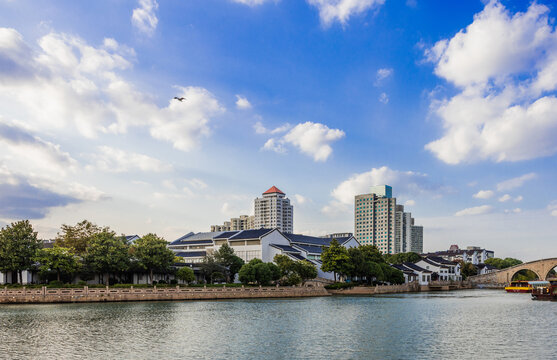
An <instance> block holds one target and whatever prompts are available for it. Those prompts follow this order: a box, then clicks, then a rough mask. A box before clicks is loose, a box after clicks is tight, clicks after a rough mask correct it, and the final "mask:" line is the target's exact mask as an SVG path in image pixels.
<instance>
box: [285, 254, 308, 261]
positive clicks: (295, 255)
mask: <svg viewBox="0 0 557 360" xmlns="http://www.w3.org/2000/svg"><path fill="white" fill-rule="evenodd" d="M286 255H288V256H290V257H292V258H294V259H295V260H307V259H306V258H305V257H303V256H302V255H300V253H297V254H293V253H286Z"/></svg>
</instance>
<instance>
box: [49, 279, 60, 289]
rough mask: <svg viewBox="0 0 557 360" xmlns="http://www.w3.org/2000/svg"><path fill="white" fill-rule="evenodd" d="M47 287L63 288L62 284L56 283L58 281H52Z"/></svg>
mask: <svg viewBox="0 0 557 360" xmlns="http://www.w3.org/2000/svg"><path fill="white" fill-rule="evenodd" d="M47 286H48V287H50V288H61V287H64V283H62V282H61V281H58V280H53V281H51V282H49V283H48V285H47Z"/></svg>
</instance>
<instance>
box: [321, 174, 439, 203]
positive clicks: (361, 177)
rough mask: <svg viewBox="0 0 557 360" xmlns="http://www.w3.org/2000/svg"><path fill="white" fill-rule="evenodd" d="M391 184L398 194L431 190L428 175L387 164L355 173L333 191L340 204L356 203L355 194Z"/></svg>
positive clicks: (365, 192) (414, 193)
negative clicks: (400, 169) (394, 167)
mask: <svg viewBox="0 0 557 360" xmlns="http://www.w3.org/2000/svg"><path fill="white" fill-rule="evenodd" d="M383 184H388V185H391V186H392V187H393V188H394V189H396V191H397V194H409V195H410V194H412V195H417V194H421V193H424V192H427V191H430V189H431V188H432V186H431V185H430V184H429V183H428V179H427V175H425V174H420V173H416V172H413V171H398V170H393V169H390V168H388V167H386V166H383V167H380V168H372V169H371V170H370V171H367V172H364V173H360V174H354V175H352V176H351V177H350V178H348V179H347V180H345V181H343V182H341V183H340V184H339V185H338V186H337V187H336V188H335V189H334V190H333V191H332V193H331V195H332V196H333V198H334V200H335V201H337V202H338V203H339V204H344V205H352V204H354V196H356V195H358V194H367V193H369V191H370V188H371V187H372V186H374V185H383ZM411 201H412V200H411Z"/></svg>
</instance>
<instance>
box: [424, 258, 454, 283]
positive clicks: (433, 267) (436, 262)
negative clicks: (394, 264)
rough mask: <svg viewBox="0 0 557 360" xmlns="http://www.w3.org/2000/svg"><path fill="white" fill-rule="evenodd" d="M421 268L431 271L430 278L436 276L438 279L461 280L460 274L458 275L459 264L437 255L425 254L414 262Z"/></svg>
mask: <svg viewBox="0 0 557 360" xmlns="http://www.w3.org/2000/svg"><path fill="white" fill-rule="evenodd" d="M416 265H418V266H419V267H421V268H424V269H426V270H430V271H432V272H433V274H432V279H433V278H435V277H437V278H438V279H436V280H440V281H449V280H452V281H461V280H462V276H461V275H460V264H459V263H456V262H453V261H449V260H445V259H443V258H442V257H438V256H426V257H424V258H422V259H421V260H420V261H417V262H416Z"/></svg>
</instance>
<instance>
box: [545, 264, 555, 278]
mask: <svg viewBox="0 0 557 360" xmlns="http://www.w3.org/2000/svg"><path fill="white" fill-rule="evenodd" d="M549 266H550V268H549V270H547V271H546V273H545V276H544V278H543V280H547V279H550V278H551V277H550V276H549V273H550V272H551V270H553V269H555V268H556V267H557V260H555V262H554V263H553V264H552V263H549Z"/></svg>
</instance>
